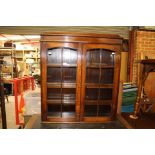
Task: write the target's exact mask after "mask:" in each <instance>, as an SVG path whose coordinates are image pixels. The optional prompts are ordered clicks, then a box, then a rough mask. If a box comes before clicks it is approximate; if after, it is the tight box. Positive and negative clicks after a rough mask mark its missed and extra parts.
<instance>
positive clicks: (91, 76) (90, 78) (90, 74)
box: [86, 68, 100, 83]
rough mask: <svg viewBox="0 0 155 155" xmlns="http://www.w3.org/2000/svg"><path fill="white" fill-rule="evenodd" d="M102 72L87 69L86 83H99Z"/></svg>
mask: <svg viewBox="0 0 155 155" xmlns="http://www.w3.org/2000/svg"><path fill="white" fill-rule="evenodd" d="M99 75H100V70H99V69H96V68H87V69H86V83H99Z"/></svg>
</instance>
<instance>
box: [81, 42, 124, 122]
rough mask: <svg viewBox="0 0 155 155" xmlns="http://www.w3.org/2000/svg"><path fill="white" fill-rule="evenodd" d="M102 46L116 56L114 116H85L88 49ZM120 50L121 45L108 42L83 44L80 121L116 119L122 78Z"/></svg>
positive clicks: (113, 98)
mask: <svg viewBox="0 0 155 155" xmlns="http://www.w3.org/2000/svg"><path fill="white" fill-rule="evenodd" d="M93 48H102V49H105V50H110V51H114V52H115V53H116V56H115V66H114V79H113V81H114V83H113V85H114V89H113V96H112V100H113V101H112V102H113V104H112V111H111V112H112V116H110V117H107V116H103V117H84V99H85V80H86V52H87V50H88V49H93ZM120 51H121V48H120V46H119V45H107V44H83V46H82V70H81V71H82V83H81V113H80V116H81V117H80V121H84V122H106V121H110V120H113V119H115V116H116V111H117V100H118V90H119V78H120V64H121V63H120Z"/></svg>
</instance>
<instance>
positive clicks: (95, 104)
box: [81, 44, 120, 121]
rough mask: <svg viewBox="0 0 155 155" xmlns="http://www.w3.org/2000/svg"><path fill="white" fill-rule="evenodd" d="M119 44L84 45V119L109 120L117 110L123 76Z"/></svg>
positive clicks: (82, 116) (82, 117)
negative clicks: (119, 87) (118, 92)
mask: <svg viewBox="0 0 155 155" xmlns="http://www.w3.org/2000/svg"><path fill="white" fill-rule="evenodd" d="M116 50H118V48H117V46H116V47H114V46H111V45H101V44H86V45H84V46H83V63H82V96H81V120H83V121H107V120H111V119H112V117H113V116H114V114H115V112H116V104H117V95H118V94H117V92H116V91H117V89H118V80H119V66H120V64H119V60H120V57H119V55H118V53H119V52H116Z"/></svg>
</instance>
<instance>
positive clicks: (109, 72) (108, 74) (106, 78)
mask: <svg viewBox="0 0 155 155" xmlns="http://www.w3.org/2000/svg"><path fill="white" fill-rule="evenodd" d="M113 78H114V69H113V68H112V69H111V68H108V69H101V81H100V82H101V84H113Z"/></svg>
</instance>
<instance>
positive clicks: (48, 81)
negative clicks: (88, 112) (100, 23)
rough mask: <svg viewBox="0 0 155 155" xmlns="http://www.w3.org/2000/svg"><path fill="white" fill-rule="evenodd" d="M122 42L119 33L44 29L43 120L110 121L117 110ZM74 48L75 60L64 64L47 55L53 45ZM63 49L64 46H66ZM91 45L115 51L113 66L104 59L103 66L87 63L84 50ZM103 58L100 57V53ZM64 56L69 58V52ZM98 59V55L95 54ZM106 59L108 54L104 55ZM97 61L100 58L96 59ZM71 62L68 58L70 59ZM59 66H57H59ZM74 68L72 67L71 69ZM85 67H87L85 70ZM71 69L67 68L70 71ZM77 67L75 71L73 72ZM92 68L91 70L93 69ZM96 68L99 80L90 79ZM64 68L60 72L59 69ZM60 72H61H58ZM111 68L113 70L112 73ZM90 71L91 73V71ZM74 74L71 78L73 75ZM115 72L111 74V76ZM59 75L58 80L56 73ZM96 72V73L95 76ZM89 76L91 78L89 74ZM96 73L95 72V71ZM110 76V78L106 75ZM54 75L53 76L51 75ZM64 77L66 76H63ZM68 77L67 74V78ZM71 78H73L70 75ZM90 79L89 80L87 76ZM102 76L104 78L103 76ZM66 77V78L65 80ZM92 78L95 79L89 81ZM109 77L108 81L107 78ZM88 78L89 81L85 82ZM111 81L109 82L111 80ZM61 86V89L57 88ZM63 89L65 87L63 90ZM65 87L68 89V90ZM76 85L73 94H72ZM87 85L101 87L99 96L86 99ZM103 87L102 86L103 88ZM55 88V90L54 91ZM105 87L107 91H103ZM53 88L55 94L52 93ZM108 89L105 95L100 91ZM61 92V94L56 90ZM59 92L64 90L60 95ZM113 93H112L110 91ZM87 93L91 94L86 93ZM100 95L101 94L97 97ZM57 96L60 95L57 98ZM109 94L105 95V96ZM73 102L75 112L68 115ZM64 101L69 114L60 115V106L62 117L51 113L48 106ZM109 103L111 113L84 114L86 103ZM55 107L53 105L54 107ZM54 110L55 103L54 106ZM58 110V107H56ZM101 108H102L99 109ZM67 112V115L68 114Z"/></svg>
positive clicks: (93, 87)
mask: <svg viewBox="0 0 155 155" xmlns="http://www.w3.org/2000/svg"><path fill="white" fill-rule="evenodd" d="M121 46H122V38H121V37H119V36H118V35H111V34H110V35H108V34H106V35H104V34H103V35H102V34H82V33H69V32H66V33H53V32H50V33H44V34H43V35H42V36H41V68H42V73H41V76H42V86H41V89H42V121H50V122H91V121H92V122H105V121H111V120H112V119H113V118H114V117H113V116H115V115H116V110H117V96H118V83H119V72H120V52H121ZM59 48H60V49H64V48H65V49H67V48H69V49H73V50H76V51H77V63H76V64H73V63H71V64H65V63H63V61H62V59H63V58H62V54H63V50H62V52H61V57H58V56H57V57H56V59H55V60H54V59H53V58H52V59H51V58H49V55H47V51H48V50H52V49H59ZM65 49H64V50H65ZM90 49H92V50H93V49H100V50H101V51H102V49H104V50H106V51H107V52H108V51H109V52H111V53H112V52H114V53H115V55H116V56H115V60H114V61H115V62H114V64H115V65H114V66H113V65H110V63H111V62H110V63H107V64H106V66H105V65H103V64H102V63H100V66H98V65H97V64H90V65H87V61H86V59H87V51H88V50H90ZM101 58H102V57H101ZM58 59H61V63H55V61H56V60H58ZM67 59H68V60H69V59H72V58H71V56H69V55H68V57H67ZM95 59H96V60H97V57H96V58H95ZM104 60H106V62H108V57H107V58H106V57H105V58H104ZM97 61H100V60H97ZM69 62H70V61H69ZM59 68H60V69H59ZM72 69H73V70H72ZM86 69H89V71H88V72H87V70H86ZM69 70H70V71H69ZM75 70H76V73H74V72H75ZM93 70H94V71H93ZM95 70H99V71H100V72H99V76H100V81H99V84H97V83H96V82H95V81H96V80H95V79H93V78H94V77H95V76H96V75H95V74H97V72H96V71H95ZM62 71H63V73H62ZM59 72H61V74H59ZM113 72H114V73H113ZM90 73H91V74H90ZM75 74H76V77H75V78H74V75H75ZM101 74H103V75H104V76H101ZM112 74H114V77H113V76H112ZM60 75H61V80H60V79H58V77H59V76H60ZM94 75H95V76H94ZM90 76H92V78H91V79H90V78H89V77H90ZM97 76H98V75H97ZM108 76H109V78H108ZM54 77H55V78H54ZM65 77H66V78H65ZM67 77H68V78H67ZM62 78H63V79H62ZM71 78H72V79H71ZM73 78H74V80H73ZM87 78H88V79H89V80H88V79H87ZM104 78H105V79H106V78H107V80H104ZM64 80H69V81H66V82H65V81H64ZM93 80H94V83H93V82H92V81H93ZM109 80H110V81H109ZM88 81H89V82H88ZM111 82H112V83H111ZM60 89H61V91H60ZM63 89H64V90H63ZM67 89H68V90H67ZM72 89H76V93H75V96H73V93H74V91H73V90H72ZM86 89H92V90H93V89H99V90H100V89H101V90H100V93H99V94H100V95H99V98H98V99H97V100H96V99H95V98H92V99H89V98H87V99H86V95H88V94H86V92H85V91H86ZM102 89H103V90H102ZM54 90H55V91H54ZM106 91H107V92H106ZM53 92H54V94H55V95H52V93H53ZM104 92H106V93H110V94H108V95H105V94H106V93H105V94H104V95H101V93H104ZM59 93H60V94H59ZM62 93H64V94H63V95H62ZM111 94H113V95H111ZM89 95H90V94H89ZM100 96H102V97H101V98H100ZM59 97H60V98H59ZM105 97H108V98H105ZM74 102H75V116H74V115H73V116H72V115H70V114H69V113H70V112H73V111H72V108H73V106H74ZM60 104H61V105H67V107H66V108H68V107H69V106H72V107H70V109H67V110H68V117H66V116H65V117H63V114H62V112H63V111H62V108H61V111H60V112H61V117H56V116H55V117H53V116H52V115H51V116H50V108H48V106H52V105H57V106H58V105H60ZM95 104H97V106H98V112H97V113H98V114H99V106H110V107H112V110H111V114H110V116H109V115H108V116H106V114H105V116H104V115H103V116H98V114H97V116H93V117H92V116H89V117H88V116H87V117H86V116H84V113H85V105H89V106H94V105H95ZM53 110H54V109H53ZM55 110H57V107H55ZM55 112H57V111H55ZM100 112H101V109H100ZM69 115H70V116H69Z"/></svg>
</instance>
